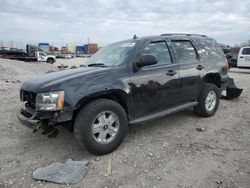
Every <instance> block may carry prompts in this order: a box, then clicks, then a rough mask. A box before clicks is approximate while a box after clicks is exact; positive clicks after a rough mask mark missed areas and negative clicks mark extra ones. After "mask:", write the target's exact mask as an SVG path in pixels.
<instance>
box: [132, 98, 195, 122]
mask: <svg viewBox="0 0 250 188" xmlns="http://www.w3.org/2000/svg"><path fill="white" fill-rule="evenodd" d="M197 104H198V102H197V101H195V102H190V103H186V104H183V105H180V106H176V107H173V108H170V109H167V110H164V111H161V112H157V113H154V114H150V115H147V116H144V117H141V118H138V119H134V120H132V121H130V122H129V123H130V124H136V123H141V122H144V121H149V120H152V119H156V118H160V117H163V116H165V115H168V114H172V113H175V112H178V111H181V110H184V109H186V108H189V107H192V106H195V105H197Z"/></svg>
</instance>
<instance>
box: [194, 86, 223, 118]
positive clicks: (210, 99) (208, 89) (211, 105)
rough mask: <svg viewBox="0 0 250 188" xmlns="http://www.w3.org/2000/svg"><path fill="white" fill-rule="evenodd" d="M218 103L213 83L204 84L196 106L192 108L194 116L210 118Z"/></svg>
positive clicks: (217, 94)
mask: <svg viewBox="0 0 250 188" xmlns="http://www.w3.org/2000/svg"><path fill="white" fill-rule="evenodd" d="M219 102H220V94H219V89H218V87H217V86H216V85H215V84H213V83H204V85H203V89H202V92H201V95H200V97H199V99H198V105H197V106H195V107H194V111H195V113H196V114H198V115H200V116H203V117H210V116H212V115H214V114H215V112H216V111H217V109H218V106H219Z"/></svg>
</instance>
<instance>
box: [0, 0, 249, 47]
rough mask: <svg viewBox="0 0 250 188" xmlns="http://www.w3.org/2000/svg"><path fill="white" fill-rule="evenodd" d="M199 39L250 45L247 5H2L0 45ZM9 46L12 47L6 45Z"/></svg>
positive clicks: (38, 1)
mask: <svg viewBox="0 0 250 188" xmlns="http://www.w3.org/2000/svg"><path fill="white" fill-rule="evenodd" d="M170 32H178V33H199V34H205V35H208V36H211V37H214V38H215V39H216V40H217V41H218V42H223V43H226V44H230V45H234V44H236V43H241V42H244V41H246V40H249V39H250V0H244V1H238V0H235V1H233V0H232V1H230V0H225V1H223V0H219V1H217V0H207V1H205V0H204V1H202V0H158V1H157V0H155V1H153V0H140V1H139V0H74V1H73V0H72V1H70V0H56V1H54V0H1V1H0V45H1V43H2V42H4V44H5V45H6V44H7V45H8V44H10V43H14V44H17V45H19V46H20V45H23V44H26V43H37V42H49V43H51V44H53V45H57V46H61V45H62V44H65V43H66V42H74V43H76V44H83V43H86V42H87V38H88V37H89V39H90V42H97V43H100V44H101V45H106V44H108V43H111V42H114V41H119V40H123V39H127V38H132V37H133V35H134V34H137V36H139V37H140V36H146V35H159V34H162V33H170ZM1 41H2V42H1ZM11 41H13V42H11Z"/></svg>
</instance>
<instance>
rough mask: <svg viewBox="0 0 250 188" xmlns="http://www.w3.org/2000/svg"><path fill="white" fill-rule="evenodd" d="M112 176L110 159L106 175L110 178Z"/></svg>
mask: <svg viewBox="0 0 250 188" xmlns="http://www.w3.org/2000/svg"><path fill="white" fill-rule="evenodd" d="M111 174H112V161H111V159H109V160H108V168H107V175H108V176H110V175H111Z"/></svg>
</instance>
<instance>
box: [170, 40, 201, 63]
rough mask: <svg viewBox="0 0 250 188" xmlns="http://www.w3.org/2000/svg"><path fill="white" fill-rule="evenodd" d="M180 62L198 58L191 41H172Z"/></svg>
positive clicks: (192, 60) (190, 61) (189, 61)
mask: <svg viewBox="0 0 250 188" xmlns="http://www.w3.org/2000/svg"><path fill="white" fill-rule="evenodd" d="M171 43H172V46H173V47H174V49H175V51H176V53H177V57H178V59H179V63H192V62H195V61H196V60H197V55H196V52H195V49H194V47H193V45H192V44H191V43H190V41H172V42H171Z"/></svg>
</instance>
